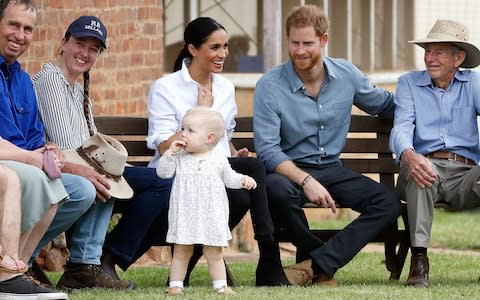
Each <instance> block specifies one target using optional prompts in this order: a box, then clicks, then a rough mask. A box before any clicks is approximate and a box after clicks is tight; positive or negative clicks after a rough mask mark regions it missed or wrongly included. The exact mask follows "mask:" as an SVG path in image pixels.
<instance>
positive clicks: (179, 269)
mask: <svg viewBox="0 0 480 300" xmlns="http://www.w3.org/2000/svg"><path fill="white" fill-rule="evenodd" d="M173 248H174V249H173V258H172V264H171V266H170V274H169V276H170V282H169V286H170V288H173V287H178V288H180V289H183V280H184V279H185V274H186V273H187V266H188V261H189V260H190V257H191V256H192V253H193V245H178V244H175V245H174V246H173Z"/></svg>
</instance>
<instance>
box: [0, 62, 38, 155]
mask: <svg viewBox="0 0 480 300" xmlns="http://www.w3.org/2000/svg"><path fill="white" fill-rule="evenodd" d="M0 69H1V71H0V136H1V137H2V138H3V139H5V140H8V141H10V142H11V143H13V144H15V145H17V146H18V147H20V148H23V149H27V150H34V149H37V148H39V147H41V146H42V145H43V144H44V143H45V142H44V129H43V125H42V123H41V121H40V118H39V116H38V106H37V98H36V96H35V90H34V88H33V84H32V81H31V80H30V76H29V75H28V74H27V73H26V72H25V71H23V70H22V69H21V68H20V63H19V62H17V61H15V62H14V63H12V64H10V65H7V64H6V63H5V59H4V58H3V57H2V56H0Z"/></svg>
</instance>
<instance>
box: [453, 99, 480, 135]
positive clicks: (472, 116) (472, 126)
mask: <svg viewBox="0 0 480 300" xmlns="http://www.w3.org/2000/svg"><path fill="white" fill-rule="evenodd" d="M476 124H477V115H476V112H475V109H473V108H472V107H471V106H466V107H465V106H459V107H454V108H453V115H452V127H451V131H452V132H451V134H452V135H453V136H458V137H462V138H463V139H465V140H470V141H475V140H477V137H478V127H477V125H476Z"/></svg>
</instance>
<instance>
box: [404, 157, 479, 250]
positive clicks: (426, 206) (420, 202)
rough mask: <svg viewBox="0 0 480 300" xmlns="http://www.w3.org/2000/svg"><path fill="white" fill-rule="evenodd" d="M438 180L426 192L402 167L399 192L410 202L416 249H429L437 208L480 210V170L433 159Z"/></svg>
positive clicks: (409, 209) (412, 236)
mask: <svg viewBox="0 0 480 300" xmlns="http://www.w3.org/2000/svg"><path fill="white" fill-rule="evenodd" d="M430 161H431V162H432V167H433V170H434V172H435V173H436V174H437V180H436V181H435V183H434V184H433V185H432V186H431V187H429V188H425V189H422V188H420V187H418V185H417V184H416V183H415V181H414V180H413V179H412V178H411V177H410V176H409V175H408V171H407V169H406V168H405V167H404V166H403V165H400V175H399V178H398V182H397V190H398V192H399V193H400V196H401V197H402V199H403V200H405V201H406V202H407V211H408V224H409V227H410V241H411V243H412V247H423V248H428V245H429V243H430V235H431V229H432V220H433V211H434V205H435V203H437V202H446V203H448V205H449V207H450V208H451V209H453V210H468V209H472V208H475V207H479V206H480V187H479V185H478V184H477V181H478V180H479V178H480V167H479V166H472V165H467V164H464V163H461V162H457V161H453V160H445V159H430Z"/></svg>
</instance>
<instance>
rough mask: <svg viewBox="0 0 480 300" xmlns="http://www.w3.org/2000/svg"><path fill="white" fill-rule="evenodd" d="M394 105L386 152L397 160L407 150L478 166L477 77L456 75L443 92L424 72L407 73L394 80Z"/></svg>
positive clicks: (465, 73)
mask: <svg viewBox="0 0 480 300" xmlns="http://www.w3.org/2000/svg"><path fill="white" fill-rule="evenodd" d="M395 103H396V104H397V107H396V110H395V122H394V127H393V129H392V133H391V135H390V148H391V149H392V151H393V152H395V154H396V155H397V158H399V157H400V155H401V153H402V152H403V151H404V150H405V149H407V148H411V149H414V150H415V151H416V152H418V153H421V154H427V153H431V152H435V151H438V150H445V151H451V152H454V153H456V154H458V155H461V156H464V157H466V158H468V159H471V160H473V161H475V162H477V163H478V161H479V158H480V153H479V142H478V127H477V115H478V114H479V109H480V73H478V72H472V71H470V70H464V71H457V73H456V74H455V76H454V78H453V80H452V82H451V83H450V85H449V86H448V88H447V89H446V90H444V89H441V88H438V87H435V86H434V85H433V84H432V80H431V79H430V76H429V75H428V72H427V71H414V72H410V73H408V74H405V75H403V76H401V77H400V78H399V80H398V84H397V91H396V93H395Z"/></svg>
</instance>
